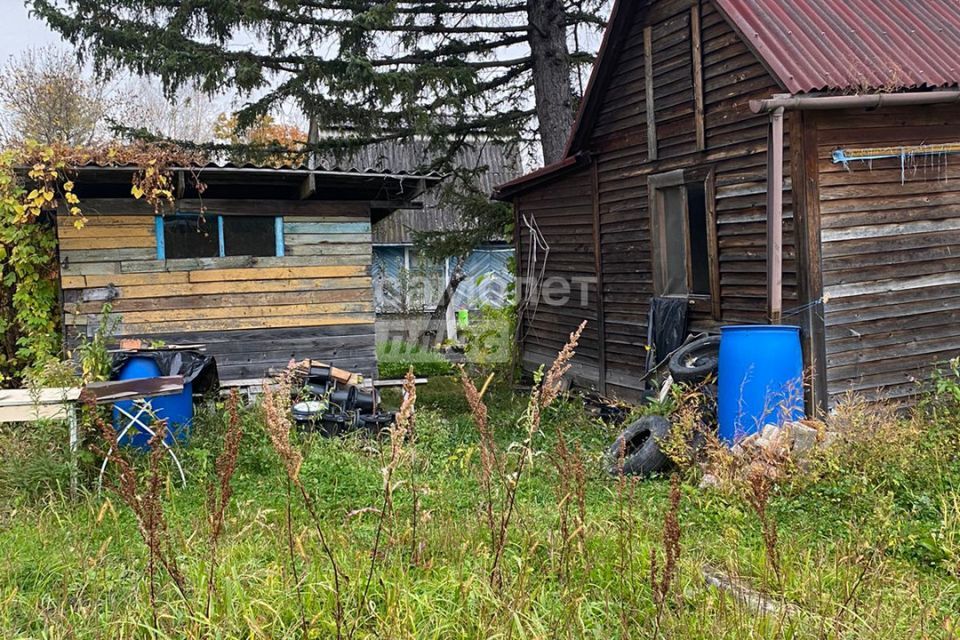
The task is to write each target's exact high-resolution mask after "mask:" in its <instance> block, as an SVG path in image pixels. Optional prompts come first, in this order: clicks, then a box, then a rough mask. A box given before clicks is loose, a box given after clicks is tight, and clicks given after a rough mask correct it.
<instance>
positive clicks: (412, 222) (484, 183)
mask: <svg viewBox="0 0 960 640" xmlns="http://www.w3.org/2000/svg"><path fill="white" fill-rule="evenodd" d="M364 154H365V157H364V158H363V160H364V162H363V164H366V165H368V166H377V162H376V160H377V159H378V158H379V159H382V160H386V161H388V162H389V163H390V164H391V165H392V166H395V167H397V166H413V167H415V166H417V165H418V164H421V163H423V161H424V159H425V158H426V157H429V156H428V155H427V149H426V144H420V143H417V142H402V143H389V144H384V145H377V146H375V147H370V148H368V149H366V151H365V152H364ZM404 159H405V160H404ZM456 162H457V163H458V164H459V165H460V166H461V167H466V168H472V167H486V168H487V170H486V172H484V173H483V174H482V175H480V176H479V177H478V183H479V184H478V187H479V188H480V189H481V191H482V192H483V193H490V192H491V191H492V190H493V187H494V185H497V184H500V183H502V182H506V181H508V180H512V179H514V178H516V177H517V176H519V175H520V174H521V173H523V168H522V167H521V166H520V156H519V153H518V151H517V149H516V148H509V147H505V146H503V145H496V144H478V145H477V146H476V147H474V148H472V149H469V148H465V149H463V150H461V151H460V152H459V153H458V154H457V156H456ZM439 196H440V191H439V189H430V190H428V191H427V192H425V193H424V194H423V195H422V196H420V198H419V200H420V201H422V202H423V209H419V210H417V209H401V210H399V211H395V212H393V213H392V214H390V215H389V216H387V217H386V218H384V219H383V220H380V221H378V222H377V223H376V224H374V225H373V242H374V244H409V243H412V242H413V232H414V231H450V230H455V229H457V228H459V226H460V224H461V220H460V216H459V214H458V213H457V212H456V211H455V210H453V209H452V208H450V207H445V206H441V204H440V202H439V200H438V198H439Z"/></svg>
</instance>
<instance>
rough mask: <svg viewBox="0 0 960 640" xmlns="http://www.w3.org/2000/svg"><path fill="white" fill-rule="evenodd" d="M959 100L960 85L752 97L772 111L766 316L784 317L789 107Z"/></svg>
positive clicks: (776, 320)
mask: <svg viewBox="0 0 960 640" xmlns="http://www.w3.org/2000/svg"><path fill="white" fill-rule="evenodd" d="M953 103H960V89H951V90H947V91H923V92H911V93H873V94H867V95H859V96H793V95H790V94H781V95H776V96H773V97H772V98H767V99H766V100H751V101H750V110H751V111H753V112H754V113H764V112H767V113H769V114H770V127H769V129H768V130H767V316H768V317H769V318H770V322H771V323H773V324H780V321H781V319H782V317H783V113H784V110H786V109H796V110H826V109H858V108H862V109H878V108H880V107H896V106H915V105H925V104H953Z"/></svg>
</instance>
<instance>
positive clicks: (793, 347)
mask: <svg viewBox="0 0 960 640" xmlns="http://www.w3.org/2000/svg"><path fill="white" fill-rule="evenodd" d="M718 378H719V380H718V385H719V392H718V397H717V405H718V406H717V411H718V414H719V422H720V439H721V440H723V441H725V442H727V443H728V444H733V443H734V442H736V441H737V440H740V439H741V438H743V437H744V436H748V435H750V434H752V433H756V432H757V431H760V430H761V429H763V427H764V425H766V424H770V423H773V424H780V423H783V422H787V421H790V420H800V419H801V418H803V417H804V413H803V353H802V352H801V350H800V327H791V326H783V325H744V326H731V327H722V328H721V329H720V367H719V372H718Z"/></svg>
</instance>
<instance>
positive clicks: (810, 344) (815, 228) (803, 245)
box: [788, 112, 829, 415]
mask: <svg viewBox="0 0 960 640" xmlns="http://www.w3.org/2000/svg"><path fill="white" fill-rule="evenodd" d="M788 124H789V133H790V169H791V173H792V177H793V182H792V185H791V186H792V187H793V189H794V196H793V200H794V202H793V207H794V211H793V214H794V221H795V225H796V229H795V238H796V245H797V268H796V271H797V298H798V299H797V302H798V303H799V305H800V306H801V307H804V311H802V312H801V314H800V325H801V338H802V347H803V354H804V368H805V369H807V370H808V371H810V372H811V384H810V385H809V386H808V388H807V391H806V394H807V409H808V413H809V414H811V415H817V414H820V413H824V412H826V411H827V408H828V400H829V389H828V387H827V350H826V342H825V330H824V321H823V316H822V312H821V310H822V309H823V306H822V304H820V303H818V301H819V300H821V298H822V296H823V264H822V263H823V259H822V256H821V241H820V234H821V231H820V197H819V184H820V182H819V177H820V174H819V170H818V166H817V159H816V150H817V121H816V119H815V116H812V115H810V114H807V113H803V112H794V113H791V114H790V121H789V123H788Z"/></svg>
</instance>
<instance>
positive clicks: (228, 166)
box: [77, 157, 443, 178]
mask: <svg viewBox="0 0 960 640" xmlns="http://www.w3.org/2000/svg"><path fill="white" fill-rule="evenodd" d="M353 160H354V158H349V159H347V161H346V162H345V163H335V162H334V161H330V162H326V163H318V164H317V166H316V167H314V168H313V169H310V167H308V166H307V165H306V164H284V165H274V164H256V163H252V162H245V163H236V162H215V161H210V162H204V163H193V164H190V165H189V166H185V167H172V168H173V169H197V170H200V171H206V170H214V171H218V170H235V171H263V172H275V173H303V174H306V173H309V172H311V171H313V172H315V173H346V174H357V175H367V174H369V175H394V176H410V177H417V178H440V177H442V175H443V174H441V173H440V172H439V171H420V170H418V169H417V165H410V164H405V165H403V168H393V167H392V166H391V165H389V164H386V163H384V162H382V161H381V162H376V163H371V164H361V163H359V162H353ZM356 160H360V158H359V157H358V158H356ZM77 167H78V168H97V169H130V170H133V169H139V168H140V166H139V165H137V164H133V163H130V164H112V163H101V162H97V161H95V160H91V161H89V162H86V163H84V164H80V165H77Z"/></svg>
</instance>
